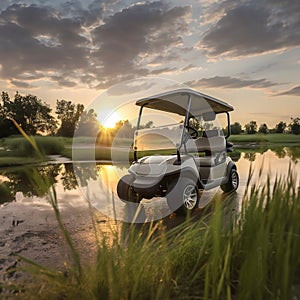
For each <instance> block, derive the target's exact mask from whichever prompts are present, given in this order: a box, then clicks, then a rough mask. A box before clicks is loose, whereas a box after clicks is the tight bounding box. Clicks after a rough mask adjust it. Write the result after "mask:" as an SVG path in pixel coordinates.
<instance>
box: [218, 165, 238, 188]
mask: <svg viewBox="0 0 300 300" xmlns="http://www.w3.org/2000/svg"><path fill="white" fill-rule="evenodd" d="M239 182H240V180H239V174H238V172H237V171H236V170H235V169H231V170H230V173H229V178H228V182H227V183H225V184H222V185H221V189H222V191H223V192H225V193H232V192H234V191H236V190H237V188H238V187H239Z"/></svg>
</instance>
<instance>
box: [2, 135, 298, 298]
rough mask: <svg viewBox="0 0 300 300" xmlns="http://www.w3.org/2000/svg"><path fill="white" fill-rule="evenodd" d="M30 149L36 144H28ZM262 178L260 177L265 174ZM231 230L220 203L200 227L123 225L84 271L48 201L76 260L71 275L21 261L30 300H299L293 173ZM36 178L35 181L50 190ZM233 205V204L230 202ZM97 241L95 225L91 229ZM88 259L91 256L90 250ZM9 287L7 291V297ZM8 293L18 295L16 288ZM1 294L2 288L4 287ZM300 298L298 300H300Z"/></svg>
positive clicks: (253, 196) (260, 190) (253, 199)
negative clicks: (28, 279)
mask: <svg viewBox="0 0 300 300" xmlns="http://www.w3.org/2000/svg"><path fill="white" fill-rule="evenodd" d="M28 140H29V142H32V143H34V142H33V141H32V140H31V139H30V138H29V137H28ZM260 173H262V172H260ZM251 174H252V173H251V172H250V173H249V179H248V182H247V185H248V186H249V189H247V190H246V193H245V195H244V198H243V199H242V207H241V211H240V212H239V214H238V215H237V217H236V218H231V219H230V222H228V219H226V217H225V215H224V214H225V211H226V210H225V207H226V204H227V202H228V201H230V196H229V198H228V199H227V200H225V201H221V200H220V199H218V198H216V199H215V200H214V202H213V208H212V209H211V210H210V211H209V213H207V214H203V215H202V217H200V219H197V220H194V219H193V218H190V217H188V218H187V220H186V221H185V222H183V223H182V224H180V225H179V226H177V227H175V228H173V229H171V230H166V228H165V223H164V220H162V221H160V222H157V223H151V224H145V225H144V226H140V225H139V226H138V225H135V224H126V223H123V224H120V226H122V228H121V229H120V228H118V227H117V229H115V230H113V229H112V230H111V233H110V235H104V236H101V239H97V256H96V259H95V261H94V262H93V263H92V264H90V265H82V263H81V258H80V256H79V255H78V252H77V251H76V249H75V247H74V245H73V242H72V239H71V237H70V235H69V233H68V231H67V230H66V228H65V227H64V224H63V222H62V219H61V215H60V212H59V210H58V203H57V197H56V193H55V190H54V189H52V190H51V193H50V194H49V201H50V203H51V205H52V207H53V209H54V213H55V216H56V219H57V221H58V224H59V226H60V228H61V230H62V233H63V235H64V237H65V239H66V242H67V244H68V246H69V248H70V252H71V254H72V262H71V263H69V264H67V266H69V267H68V270H67V272H66V273H64V274H63V273H61V272H59V271H57V270H50V269H47V268H44V267H43V266H40V265H38V264H36V263H35V262H32V261H29V260H27V259H26V258H22V259H23V261H24V262H27V263H28V267H27V269H26V270H27V271H31V272H32V274H33V275H36V280H35V282H34V283H32V284H31V285H29V284H27V285H26V286H25V287H23V290H24V291H22V292H21V293H20V294H19V297H20V298H21V297H24V298H26V299H28V298H29V299H207V300H208V299H215V300H219V299H228V300H231V299H243V300H244V299H245V300H247V299H251V300H252V299H258V300H260V299H272V300H273V299H299V296H300V256H299V253H300V189H299V187H297V181H296V179H295V176H294V174H293V172H292V171H291V170H289V173H288V174H287V176H286V177H280V178H277V179H276V180H275V183H274V184H271V182H270V180H269V179H267V180H266V182H264V183H262V182H260V185H253V186H252V187H250V185H249V183H250V181H251ZM44 180H47V178H46V179H45V178H40V177H39V176H38V175H37V176H33V181H34V182H35V183H36V184H37V185H38V186H39V187H40V188H41V187H43V186H46V184H45V183H43V182H44ZM231 197H232V196H231ZM94 228H95V234H96V236H97V237H98V231H97V224H96V222H94ZM87 251H88V249H87ZM7 288H8V287H7V286H6V287H2V289H3V290H5V289H7ZM11 289H16V288H15V287H14V286H11ZM0 290H1V287H0ZM296 297H298V298H296Z"/></svg>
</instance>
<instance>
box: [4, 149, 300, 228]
mask: <svg viewBox="0 0 300 300" xmlns="http://www.w3.org/2000/svg"><path fill="white" fill-rule="evenodd" d="M231 156H232V159H233V160H234V161H235V162H236V164H237V168H238V172H239V175H240V187H239V189H238V191H237V193H235V194H234V195H232V197H233V198H234V200H235V202H236V205H237V206H239V202H240V200H241V199H242V197H243V194H244V191H245V187H246V183H247V178H248V173H249V168H250V165H252V167H253V169H254V170H255V171H254V176H253V182H255V181H257V178H258V176H259V175H258V174H259V170H260V169H261V168H262V170H261V179H260V180H259V181H260V182H265V179H266V178H267V176H269V177H270V178H271V182H272V181H274V179H275V177H276V176H277V175H278V176H281V175H282V176H285V175H286V174H287V173H288V169H289V167H291V168H292V169H293V171H294V172H295V174H300V163H299V162H298V161H299V160H300V148H299V147H284V148H281V149H264V150H262V149H235V151H234V152H233V153H232V154H231ZM127 168H128V166H127V167H125V166H112V165H109V164H105V163H97V164H95V163H80V164H76V167H75V170H76V172H74V169H73V165H72V163H68V162H64V163H54V164H44V165H39V166H27V167H20V168H6V169H1V170H0V195H1V196H0V205H2V206H6V205H9V204H8V203H12V202H17V203H22V204H24V205H25V204H26V205H33V204H34V203H39V205H48V202H47V198H46V196H47V193H48V191H49V189H50V187H51V186H53V185H54V186H55V189H56V192H57V197H58V199H59V200H60V207H61V208H62V209H63V208H64V203H65V204H66V203H67V204H72V205H74V206H76V205H80V202H82V201H85V200H84V197H83V195H85V198H88V199H89V200H90V202H91V203H92V205H93V207H95V208H96V209H97V210H99V211H100V212H101V213H103V214H104V215H106V216H109V217H111V218H115V219H119V220H125V221H129V220H130V219H131V218H132V217H133V215H134V214H135V211H136V209H137V207H131V208H130V207H128V206H127V205H125V204H124V203H123V202H122V201H120V200H119V199H118V197H117V196H116V185H117V182H118V180H119V178H120V177H121V176H122V175H124V174H126V173H127ZM37 174H39V175H41V176H42V177H43V178H44V179H45V180H44V183H43V184H42V185H41V184H39V185H36V183H34V180H33V178H36V176H37ZM297 180H298V181H297V182H299V178H298V179H297ZM78 182H79V183H80V184H79V185H78ZM216 194H221V196H222V193H221V191H220V189H218V188H216V189H213V190H210V191H208V192H205V193H203V195H202V197H201V199H200V204H199V205H200V207H204V206H205V205H206V204H207V203H208V202H209V201H210V200H211V198H212V197H213V196H214V195H216ZM224 197H225V196H224ZM142 204H143V207H142V208H143V210H145V211H143V212H142V213H141V214H140V215H139V217H138V218H140V219H138V220H137V222H144V221H145V220H147V221H150V220H151V219H159V218H161V217H164V216H167V215H169V214H170V213H171V212H170V210H169V208H168V207H167V205H166V201H165V199H153V201H152V200H142ZM0 209H1V208H0ZM126 214H128V215H129V216H128V218H127V217H126V216H125V215H126Z"/></svg>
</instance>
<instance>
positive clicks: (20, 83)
mask: <svg viewBox="0 0 300 300" xmlns="http://www.w3.org/2000/svg"><path fill="white" fill-rule="evenodd" d="M10 83H11V84H13V85H14V86H15V87H17V88H34V86H33V85H31V84H29V83H27V82H24V81H19V80H11V82H10Z"/></svg>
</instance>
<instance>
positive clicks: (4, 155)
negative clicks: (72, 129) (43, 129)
mask: <svg viewBox="0 0 300 300" xmlns="http://www.w3.org/2000/svg"><path fill="white" fill-rule="evenodd" d="M32 138H33V140H34V141H35V143H36V145H37V147H38V148H39V149H40V152H41V154H42V155H41V156H39V155H38V154H37V152H36V151H35V149H34V147H33V146H32V145H31V143H30V142H29V141H28V140H27V139H26V138H24V137H22V136H13V137H9V138H5V139H2V141H1V146H2V147H3V148H4V149H2V150H0V166H1V167H8V166H15V165H25V164H32V163H39V162H41V161H44V160H47V158H46V156H47V155H54V154H61V155H62V154H63V153H64V149H65V147H64V143H65V140H64V139H63V138H60V137H52V136H48V137H44V136H35V137H32Z"/></svg>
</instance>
